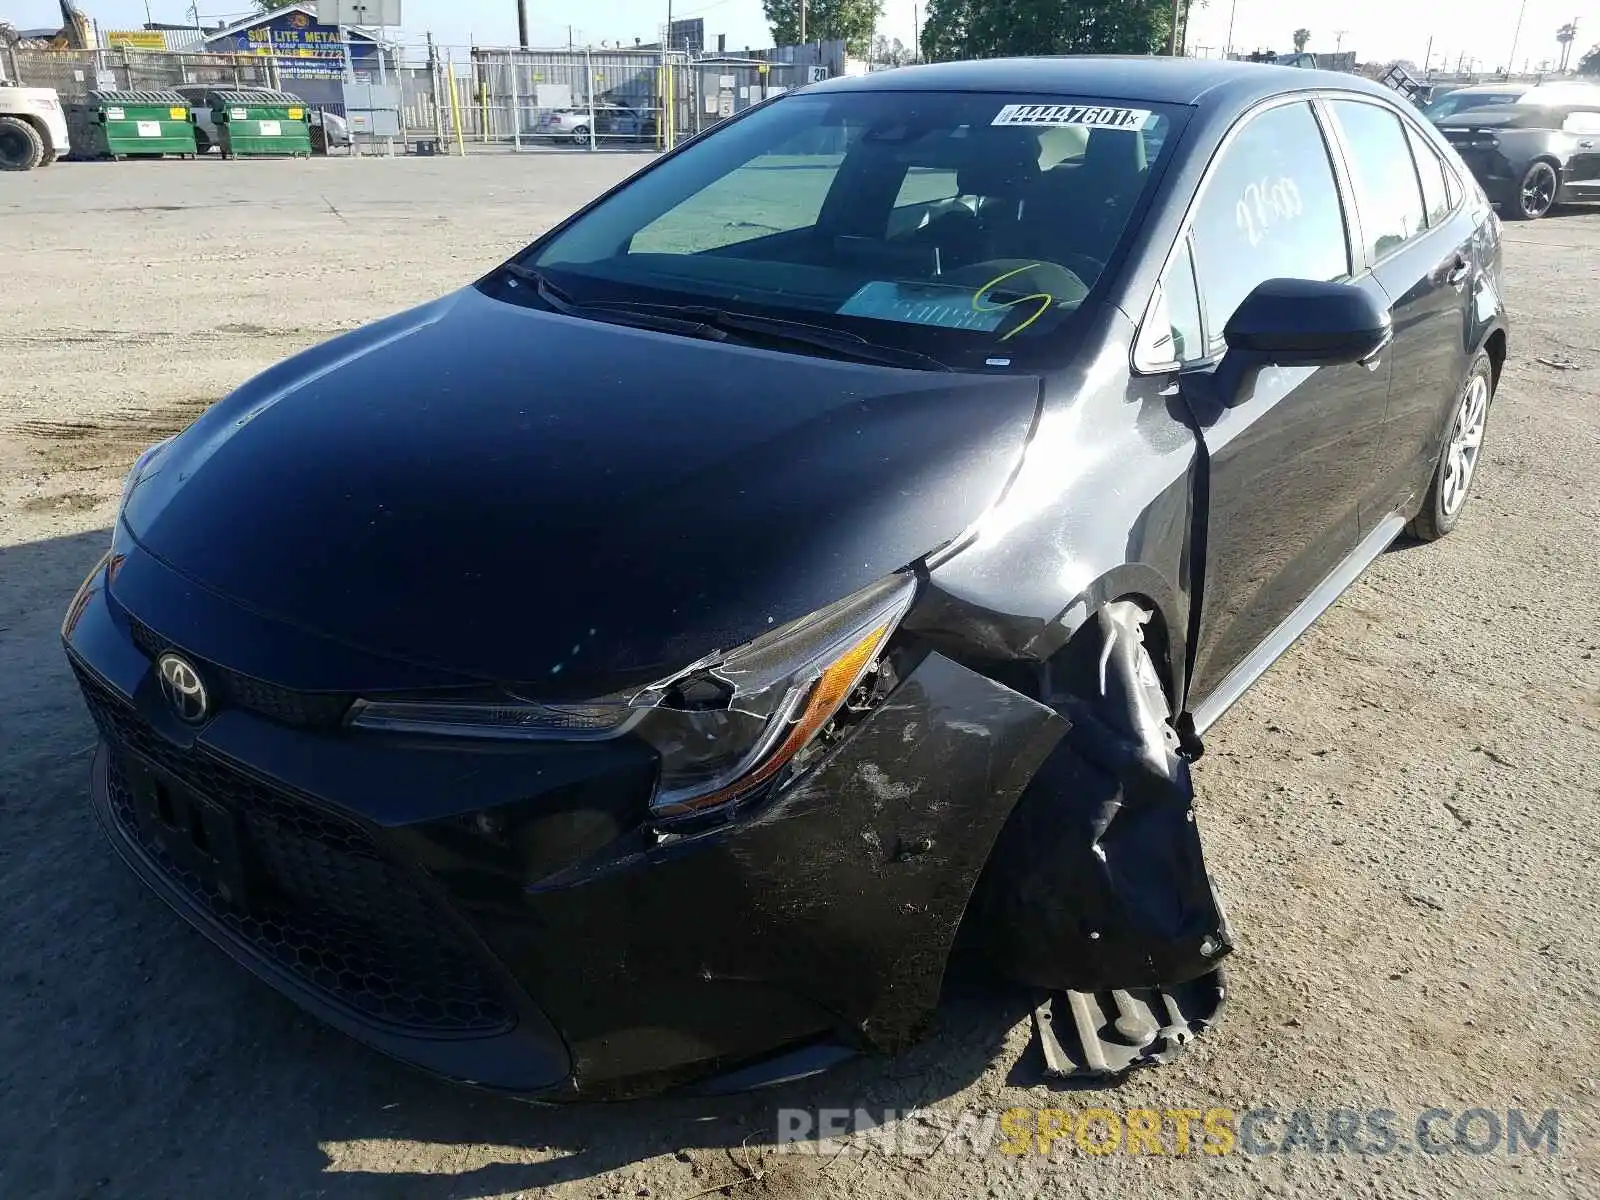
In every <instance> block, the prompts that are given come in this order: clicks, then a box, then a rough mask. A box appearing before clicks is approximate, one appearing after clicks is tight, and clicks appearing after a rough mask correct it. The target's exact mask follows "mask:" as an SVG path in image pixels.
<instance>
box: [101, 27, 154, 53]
mask: <svg viewBox="0 0 1600 1200" xmlns="http://www.w3.org/2000/svg"><path fill="white" fill-rule="evenodd" d="M106 45H108V46H127V47H128V48H129V49H130V50H165V49H166V48H167V42H166V39H165V38H164V37H162V36H161V31H160V30H158V29H120V30H113V31H112V32H110V33H107V34H106Z"/></svg>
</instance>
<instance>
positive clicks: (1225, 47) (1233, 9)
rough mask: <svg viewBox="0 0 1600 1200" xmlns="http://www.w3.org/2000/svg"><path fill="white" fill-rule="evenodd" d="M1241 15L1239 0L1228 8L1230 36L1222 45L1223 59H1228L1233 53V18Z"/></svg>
mask: <svg viewBox="0 0 1600 1200" xmlns="http://www.w3.org/2000/svg"><path fill="white" fill-rule="evenodd" d="M1238 15H1239V0H1233V3H1232V4H1230V5H1229V6H1228V36H1227V38H1226V40H1224V41H1223V43H1222V57H1223V58H1227V57H1228V55H1230V54H1232V53H1233V18H1234V17H1236V16H1238Z"/></svg>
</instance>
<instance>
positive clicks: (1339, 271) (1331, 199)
mask: <svg viewBox="0 0 1600 1200" xmlns="http://www.w3.org/2000/svg"><path fill="white" fill-rule="evenodd" d="M1194 255H1195V267H1196V272H1197V274H1198V276H1199V283H1200V294H1201V297H1202V298H1203V300H1204V302H1205V309H1206V313H1207V316H1208V317H1209V324H1210V329H1211V334H1212V340H1213V342H1215V341H1216V340H1217V339H1218V338H1219V337H1220V334H1221V331H1222V329H1223V327H1224V326H1225V325H1226V324H1227V322H1228V318H1229V317H1231V316H1232V315H1233V313H1234V310H1236V309H1237V308H1238V307H1239V305H1240V304H1241V303H1242V302H1243V300H1244V298H1245V297H1246V296H1248V295H1249V294H1250V293H1251V292H1252V291H1254V290H1255V288H1256V285H1258V284H1260V283H1263V282H1265V281H1266V280H1268V279H1275V278H1279V277H1285V278H1293V279H1318V280H1330V279H1339V278H1342V277H1344V276H1345V275H1348V274H1349V273H1350V256H1349V253H1348V250H1347V248H1346V236H1345V226H1344V211H1343V209H1342V207H1341V206H1340V203H1339V188H1338V185H1337V184H1336V183H1335V182H1334V176H1333V164H1332V163H1331V162H1330V161H1329V159H1328V149H1327V145H1326V143H1325V142H1324V141H1323V137H1322V128H1321V126H1319V125H1318V124H1317V119H1316V117H1315V115H1314V114H1313V113H1312V111H1311V108H1310V106H1309V105H1307V104H1304V103H1296V104H1283V105H1279V106H1277V107H1275V108H1270V109H1268V110H1267V111H1265V112H1262V113H1258V114H1257V115H1256V116H1254V117H1251V118H1249V123H1248V124H1246V125H1245V126H1244V127H1243V128H1242V129H1241V130H1240V131H1239V132H1238V134H1237V135H1236V136H1235V137H1234V138H1233V140H1232V141H1231V142H1229V143H1228V145H1227V147H1226V148H1225V149H1224V150H1223V152H1222V157H1221V158H1220V159H1219V160H1218V162H1217V164H1216V166H1215V167H1214V168H1213V170H1212V174H1211V177H1210V178H1209V179H1208V180H1207V182H1206V184H1205V191H1204V193H1203V195H1202V196H1201V198H1200V203H1199V206H1198V207H1197V208H1196V210H1195V218H1194Z"/></svg>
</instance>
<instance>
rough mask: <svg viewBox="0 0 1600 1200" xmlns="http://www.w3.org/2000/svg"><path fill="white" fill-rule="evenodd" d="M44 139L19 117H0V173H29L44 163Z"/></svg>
mask: <svg viewBox="0 0 1600 1200" xmlns="http://www.w3.org/2000/svg"><path fill="white" fill-rule="evenodd" d="M44 154H45V146H44V139H43V138H42V137H40V136H39V131H38V130H37V129H35V128H34V127H33V126H32V125H30V124H28V122H26V121H24V120H23V119H22V118H21V117H0V171H31V170H33V169H34V168H35V167H37V166H42V165H43V163H44Z"/></svg>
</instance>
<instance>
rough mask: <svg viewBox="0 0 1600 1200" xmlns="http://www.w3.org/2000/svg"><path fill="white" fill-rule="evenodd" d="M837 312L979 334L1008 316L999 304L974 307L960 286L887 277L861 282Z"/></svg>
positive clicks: (992, 329)
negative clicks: (895, 279) (970, 331)
mask: <svg viewBox="0 0 1600 1200" xmlns="http://www.w3.org/2000/svg"><path fill="white" fill-rule="evenodd" d="M838 312H839V315H840V316H845V317H871V318H874V319H875V320H879V321H900V322H902V323H904V324H907V325H937V326H939V327H940V328H943V329H972V330H977V331H978V332H980V333H991V332H993V331H994V330H995V329H998V328H999V327H1000V323H1001V322H1002V321H1004V320H1005V319H1006V317H1007V316H1008V315H1010V314H1009V313H1008V312H1007V310H1006V309H1005V308H1004V307H1003V306H997V307H994V308H978V307H977V306H975V305H974V304H973V302H972V294H971V293H970V292H968V291H966V290H965V289H962V288H951V287H941V286H938V285H936V284H909V283H892V282H890V281H888V280H874V281H873V282H871V283H868V284H865V285H864V286H862V287H861V288H860V289H859V290H858V291H857V292H856V293H855V294H854V295H852V296H851V297H850V298H849V299H848V300H846V301H845V302H844V303H843V304H842V305H840V306H839V309H838Z"/></svg>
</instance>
